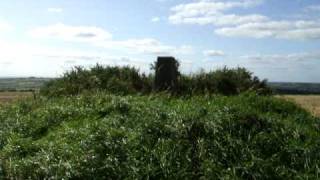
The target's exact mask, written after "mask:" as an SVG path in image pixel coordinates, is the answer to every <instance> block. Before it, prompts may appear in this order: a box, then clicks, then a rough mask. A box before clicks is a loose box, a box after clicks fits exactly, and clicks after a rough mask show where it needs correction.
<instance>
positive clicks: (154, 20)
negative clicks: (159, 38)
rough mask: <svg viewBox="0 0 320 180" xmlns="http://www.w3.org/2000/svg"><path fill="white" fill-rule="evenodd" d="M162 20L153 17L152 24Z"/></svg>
mask: <svg viewBox="0 0 320 180" xmlns="http://www.w3.org/2000/svg"><path fill="white" fill-rule="evenodd" d="M159 21H160V18H159V17H153V18H151V22H159Z"/></svg>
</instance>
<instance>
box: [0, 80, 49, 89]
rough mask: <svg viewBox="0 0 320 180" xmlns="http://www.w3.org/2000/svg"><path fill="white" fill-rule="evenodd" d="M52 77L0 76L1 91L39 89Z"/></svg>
mask: <svg viewBox="0 0 320 180" xmlns="http://www.w3.org/2000/svg"><path fill="white" fill-rule="evenodd" d="M49 80H50V78H33V77H31V78H0V91H31V90H38V89H40V87H41V86H43V85H44V83H46V82H48V81H49Z"/></svg>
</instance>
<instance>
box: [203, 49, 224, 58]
mask: <svg viewBox="0 0 320 180" xmlns="http://www.w3.org/2000/svg"><path fill="white" fill-rule="evenodd" d="M203 54H204V55H205V56H209V57H214V56H224V55H225V53H224V52H223V51H221V50H206V51H203Z"/></svg>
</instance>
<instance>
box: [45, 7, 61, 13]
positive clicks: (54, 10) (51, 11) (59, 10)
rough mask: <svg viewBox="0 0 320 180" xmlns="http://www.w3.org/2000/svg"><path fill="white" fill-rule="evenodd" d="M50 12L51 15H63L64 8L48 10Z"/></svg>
mask: <svg viewBox="0 0 320 180" xmlns="http://www.w3.org/2000/svg"><path fill="white" fill-rule="evenodd" d="M48 12H50V13H62V12H63V9H62V8H48Z"/></svg>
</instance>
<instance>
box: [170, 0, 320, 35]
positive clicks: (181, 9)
mask: <svg viewBox="0 0 320 180" xmlns="http://www.w3.org/2000/svg"><path fill="white" fill-rule="evenodd" d="M262 2H263V1H260V0H242V1H221V0H202V1H195V2H191V3H186V4H180V5H177V6H175V7H173V8H172V9H171V11H172V12H173V14H171V15H170V16H169V21H170V22H171V23H173V24H196V25H208V24H211V25H213V26H215V30H214V32H215V33H216V34H218V35H222V36H227V37H251V38H277V39H291V40H314V39H320V21H319V20H316V19H315V20H274V19H271V18H269V17H267V16H264V15H261V14H242V15H237V14H228V13H227V12H228V11H227V10H231V9H234V8H249V7H254V6H257V5H259V4H261V3H262ZM306 9H308V10H313V11H316V10H320V6H318V5H313V6H309V7H307V8H306Z"/></svg>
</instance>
